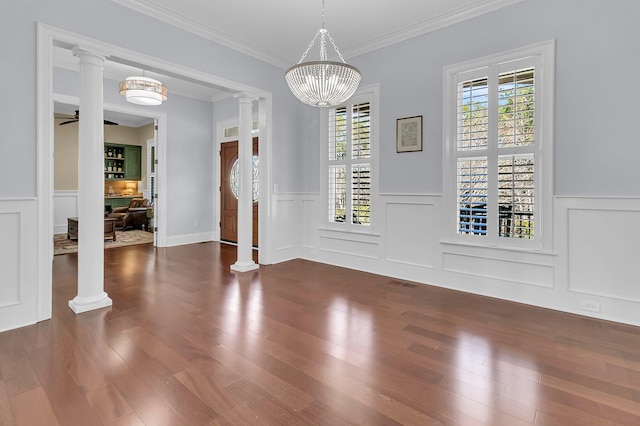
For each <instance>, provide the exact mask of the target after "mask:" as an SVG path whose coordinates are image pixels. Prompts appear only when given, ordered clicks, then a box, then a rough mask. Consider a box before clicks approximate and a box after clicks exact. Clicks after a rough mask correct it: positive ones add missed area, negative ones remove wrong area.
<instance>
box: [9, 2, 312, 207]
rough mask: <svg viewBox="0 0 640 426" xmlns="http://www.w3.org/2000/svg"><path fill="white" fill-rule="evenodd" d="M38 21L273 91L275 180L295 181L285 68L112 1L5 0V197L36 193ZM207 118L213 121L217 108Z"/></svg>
mask: <svg viewBox="0 0 640 426" xmlns="http://www.w3.org/2000/svg"><path fill="white" fill-rule="evenodd" d="M37 22H41V23H45V24H48V25H52V26H55V27H58V28H62V29H65V30H68V31H71V32H74V33H78V34H81V35H84V36H88V37H92V38H95V39H97V40H101V41H104V42H107V43H110V44H114V45H119V46H123V47H126V48H127V49H129V50H133V51H138V52H141V53H143V54H146V55H151V56H155V57H157V58H160V59H163V60H166V61H170V62H173V63H177V64H181V65H183V66H186V67H189V68H193V69H196V70H200V71H204V72H207V73H210V74H213V75H216V76H219V77H222V78H226V79H229V80H233V81H237V82H240V83H244V84H248V85H251V86H253V87H256V88H259V89H262V90H266V91H270V92H272V93H273V110H274V114H273V129H272V131H273V133H272V134H273V140H274V141H277V143H274V148H273V150H274V152H273V157H274V170H275V172H274V182H281V185H282V187H283V188H284V187H287V186H289V185H288V182H294V184H295V182H296V180H295V179H291V176H293V175H294V174H295V173H296V171H297V167H298V166H297V164H296V161H295V157H296V156H297V149H296V148H295V144H294V142H295V141H294V137H295V136H297V130H296V129H297V128H298V126H299V125H300V124H299V123H298V122H297V120H296V116H297V115H298V112H297V110H298V108H299V105H298V103H297V101H296V100H295V99H294V98H293V96H292V95H291V94H290V93H289V92H288V89H287V87H286V83H285V82H284V77H283V70H281V69H279V68H277V67H275V66H272V65H269V64H265V63H264V62H261V61H258V60H256V59H253V58H251V57H249V56H246V55H244V54H242V53H239V52H237V51H234V50H232V49H228V48H226V47H223V46H221V45H218V44H216V43H213V42H211V41H208V40H205V39H202V38H200V37H198V36H196V35H193V34H190V33H187V32H184V31H182V30H179V29H177V28H174V27H172V26H169V25H167V24H164V23H162V22H159V21H157V20H154V19H151V18H149V17H146V16H144V15H141V14H138V13H136V12H135V11H133V10H131V9H128V8H124V7H122V6H119V5H117V4H115V3H113V2H110V1H105V0H57V1H55V2H52V1H49V0H25V1H19V2H16V1H11V2H4V1H3V2H2V3H1V4H0V56H1V57H2V58H4V60H5V61H8V62H6V63H4V64H3V66H2V67H0V77H1V78H2V80H3V81H10V82H11V84H8V85H7V87H6V88H5V90H4V91H3V96H2V97H0V111H2V113H1V114H0V135H2V137H1V138H0V150H2V152H5V153H10V155H3V156H0V198H9V197H34V196H36V172H37V171H36V167H37V166H36V23H37ZM116 28H117V30H114V29H116ZM140 28H145V30H144V31H140ZM185 46H187V47H185ZM8 63H10V64H11V66H7V64H8ZM113 96H115V98H117V97H118V96H119V95H118V94H117V90H113V89H111V88H107V87H105V99H107V100H108V101H109V102H111V101H114V102H118V101H121V99H118V100H114V99H111V97H113ZM177 102H178V101H176V103H177ZM163 107H164V106H163ZM161 108H162V107H161ZM166 108H169V106H168V104H167V107H166ZM209 111H210V110H209ZM184 118H187V117H184ZM207 118H208V120H209V122H210V120H211V113H210V112H209V116H208V117H207ZM169 131H171V129H169ZM211 131H212V130H211ZM172 149H173V148H171V150H172ZM176 149H179V148H176ZM170 152H172V151H170ZM181 159H184V160H185V161H184V162H181V161H182V160H181ZM188 163H190V161H189V160H188V159H186V158H183V157H181V156H179V155H178V156H176V162H175V163H174V164H173V166H172V167H171V170H170V172H171V173H174V174H175V173H179V172H180V171H181V170H187V169H190V168H191V167H192V164H188ZM173 178H174V176H169V179H170V180H172V179H173ZM8 182H11V184H10V185H9V184H8ZM289 190H295V188H289Z"/></svg>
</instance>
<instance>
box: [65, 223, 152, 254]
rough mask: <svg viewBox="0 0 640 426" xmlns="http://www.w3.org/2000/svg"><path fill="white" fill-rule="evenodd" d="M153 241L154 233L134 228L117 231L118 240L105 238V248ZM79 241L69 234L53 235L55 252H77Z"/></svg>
mask: <svg viewBox="0 0 640 426" xmlns="http://www.w3.org/2000/svg"><path fill="white" fill-rule="evenodd" d="M152 242H153V233H152V232H146V231H141V230H139V229H132V230H130V231H116V240H115V241H111V239H108V240H105V242H104V248H105V249H109V248H114V247H124V246H131V245H134V244H148V243H152ZM77 251H78V242H77V241H75V240H70V239H68V238H67V234H55V235H54V236H53V254H54V255H59V254H69V253H77Z"/></svg>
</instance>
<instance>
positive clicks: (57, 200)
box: [53, 191, 78, 234]
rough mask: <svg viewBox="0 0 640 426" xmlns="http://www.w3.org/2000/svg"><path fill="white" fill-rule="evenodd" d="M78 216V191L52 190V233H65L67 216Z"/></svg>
mask: <svg viewBox="0 0 640 426" xmlns="http://www.w3.org/2000/svg"><path fill="white" fill-rule="evenodd" d="M68 217H78V191H54V192H53V233H54V234H66V233H67V218H68Z"/></svg>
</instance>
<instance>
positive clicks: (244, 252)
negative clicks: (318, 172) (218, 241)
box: [231, 94, 258, 272]
mask: <svg viewBox="0 0 640 426" xmlns="http://www.w3.org/2000/svg"><path fill="white" fill-rule="evenodd" d="M238 99H239V101H240V125H239V128H238V163H239V170H238V255H237V256H238V257H237V260H236V263H234V264H233V265H231V270H232V271H236V272H247V271H252V270H254V269H258V264H257V263H255V262H254V261H253V256H252V250H253V244H252V242H253V241H252V239H253V238H252V236H253V232H252V231H253V141H252V140H251V129H252V128H253V111H252V109H253V98H252V97H250V96H248V95H246V94H242V95H239V96H238Z"/></svg>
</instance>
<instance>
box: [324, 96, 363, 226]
mask: <svg viewBox="0 0 640 426" xmlns="http://www.w3.org/2000/svg"><path fill="white" fill-rule="evenodd" d="M328 118H329V127H328V134H329V138H328V151H327V152H328V168H327V177H328V181H327V184H328V190H327V195H328V197H327V200H328V206H327V207H328V210H327V211H328V221H329V222H333V223H345V224H348V225H356V226H369V225H370V224H371V102H370V101H364V102H363V101H360V102H354V103H351V104H348V105H345V106H340V107H337V108H331V109H330V110H329V113H328Z"/></svg>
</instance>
